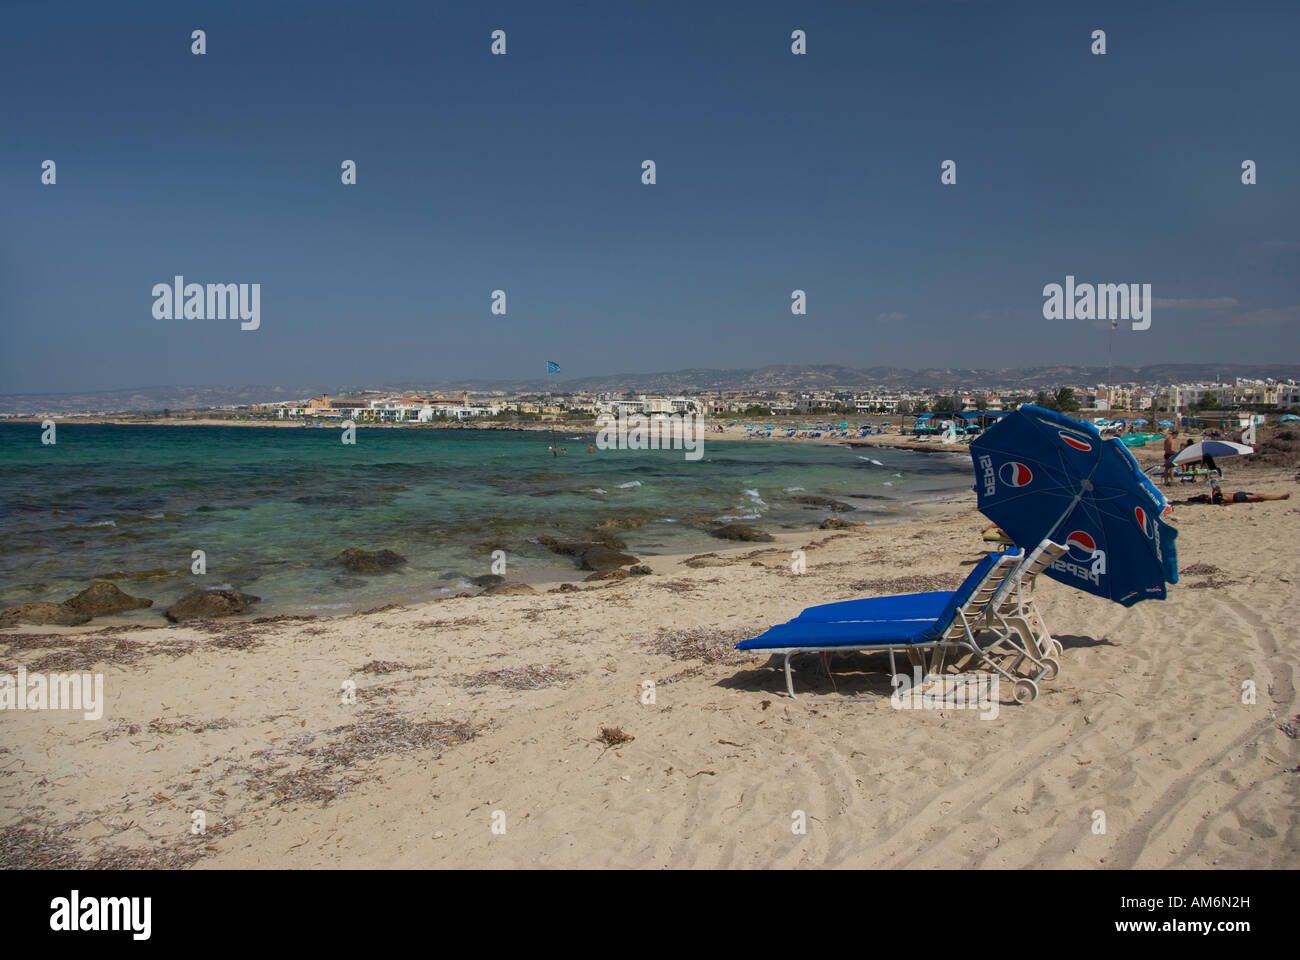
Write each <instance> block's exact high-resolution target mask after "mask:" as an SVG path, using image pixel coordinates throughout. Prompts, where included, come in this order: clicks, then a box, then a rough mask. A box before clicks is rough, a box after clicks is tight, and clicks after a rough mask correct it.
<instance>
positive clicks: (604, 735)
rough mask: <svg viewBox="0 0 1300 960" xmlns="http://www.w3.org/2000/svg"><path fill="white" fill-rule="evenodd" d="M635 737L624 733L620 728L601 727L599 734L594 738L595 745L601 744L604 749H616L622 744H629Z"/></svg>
mask: <svg viewBox="0 0 1300 960" xmlns="http://www.w3.org/2000/svg"><path fill="white" fill-rule="evenodd" d="M635 739H636V737H634V736H632V735H631V734H630V733H624V732H623V728H622V727H601V728H600V734H599V735H598V736H597V737H596V742H597V743H603V744H604V745H605V748H606V749H609V748H610V747H617V746H619V745H621V744H624V743H631V742H632V741H633V740H635Z"/></svg>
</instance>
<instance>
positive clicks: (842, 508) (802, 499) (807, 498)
mask: <svg viewBox="0 0 1300 960" xmlns="http://www.w3.org/2000/svg"><path fill="white" fill-rule="evenodd" d="M793 500H794V502H795V503H802V504H804V505H805V506H810V507H829V508H830V509H831V510H834V511H835V512H836V513H844V512H846V511H848V510H853V509H854V507H853V505H852V504H849V503H841V502H840V501H839V500H832V499H831V498H830V497H817V496H813V495H812V494H801V495H799V496H797V497H794V498H793Z"/></svg>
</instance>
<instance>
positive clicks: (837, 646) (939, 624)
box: [736, 541, 1061, 703]
mask: <svg viewBox="0 0 1300 960" xmlns="http://www.w3.org/2000/svg"><path fill="white" fill-rule="evenodd" d="M1060 549H1061V548H1060V547H1059V546H1057V545H1056V544H1052V543H1051V542H1050V541H1044V542H1043V543H1042V544H1040V545H1039V547H1038V548H1037V549H1036V550H1034V551H1033V552H1032V553H1031V554H1028V555H1026V554H1025V553H1024V552H1023V551H1021V550H1020V549H1019V548H1012V549H1011V550H1008V551H1007V552H1006V553H1001V554H989V555H987V556H985V557H984V558H983V559H982V560H980V562H979V563H977V564H976V565H975V567H974V569H972V570H971V572H970V574H968V575H967V577H966V579H965V580H964V581H963V582H962V584H961V586H960V587H958V588H957V589H956V590H955V591H936V592H930V593H914V594H905V595H901V596H892V597H869V598H865V599H861V600H846V601H843V602H840V603H828V604H822V605H821V606H817V607H810V608H809V609H807V610H805V611H804V612H803V613H801V614H800V615H799V616H797V617H795V618H794V619H793V620H791V621H789V622H788V623H783V624H780V625H778V626H775V627H772V628H771V629H770V630H768V631H767V632H766V633H763V634H762V635H761V636H758V637H754V638H753V639H750V640H744V641H742V642H740V643H738V644H737V645H736V648H737V649H739V650H768V651H770V652H772V653H773V654H784V655H785V680H786V690H787V691H788V692H789V694H790V696H791V697H792V698H793V697H794V696H795V692H794V681H793V678H792V677H791V673H790V658H791V657H793V656H794V655H795V654H797V653H831V652H845V651H850V650H855V651H862V652H886V651H887V652H888V653H889V661H890V668H891V673H897V669H896V666H895V660H894V654H895V652H896V651H903V652H906V653H907V654H908V656H909V658H911V659H912V660H913V661H914V662H919V660H920V656H921V654H922V652H923V651H932V652H933V653H934V659H933V664H934V671H935V672H938V671H939V670H941V669H942V667H941V664H942V662H943V656H944V654H946V653H947V652H950V651H954V652H959V653H969V654H972V655H973V656H974V657H975V658H976V660H978V661H979V662H981V663H983V664H986V665H987V666H988V667H990V668H991V669H993V670H994V671H995V672H997V673H999V674H1001V675H1002V676H1004V677H1006V679H1007V680H1009V681H1010V682H1011V683H1012V684H1013V685H1014V687H1013V689H1014V692H1015V698H1016V700H1017V701H1018V702H1021V703H1024V702H1027V701H1029V700H1033V699H1035V698H1037V696H1038V685H1037V680H1038V679H1040V678H1041V677H1042V676H1043V675H1044V674H1045V673H1048V672H1051V673H1052V675H1055V669H1052V668H1054V667H1055V661H1051V663H1050V664H1044V662H1043V658H1042V656H1041V652H1040V651H1039V649H1038V645H1037V644H1036V643H1033V640H1034V638H1033V637H1032V635H1031V634H1030V632H1029V631H1027V630H1026V631H1023V632H1022V631H1019V630H1012V629H1009V628H1008V624H1007V620H1006V618H1005V617H1001V616H998V613H999V611H1007V610H1009V608H1010V604H1011V603H1012V599H1011V598H1013V597H1015V596H1016V595H1017V594H1018V592H1019V587H1020V578H1021V577H1022V576H1023V575H1024V574H1025V573H1027V572H1030V571H1032V572H1033V574H1037V573H1038V572H1039V571H1040V570H1041V569H1042V568H1043V567H1044V566H1046V563H1045V561H1047V558H1048V557H1050V558H1051V559H1055V557H1056V556H1059V551H1060ZM1048 562H1050V561H1048ZM999 626H1001V627H1003V628H1005V629H998V627H999ZM981 635H983V636H984V637H985V638H986V639H985V642H983V643H981V642H980V639H979V637H980V636H981ZM1018 641H1019V642H1018ZM1006 642H1009V643H1011V645H1012V646H1013V648H1014V650H1013V651H1012V652H1014V653H1016V654H1017V657H1018V659H1017V664H1019V662H1020V661H1021V660H1022V659H1024V658H1026V657H1028V658H1029V659H1030V660H1032V661H1033V662H1034V663H1035V664H1036V665H1038V666H1040V667H1042V669H1041V670H1040V671H1039V673H1038V675H1037V676H1036V677H1032V678H1031V677H1019V676H1015V675H1013V674H1011V673H1009V672H1008V671H1007V670H1006V669H1004V668H1003V667H1002V666H1001V665H1000V664H999V663H998V662H997V661H995V660H994V659H992V653H993V651H994V648H996V647H998V646H999V645H1001V644H1003V643H1006ZM1031 644H1032V645H1033V647H1034V649H1033V652H1032V653H1031V652H1030V650H1029V646H1030V645H1031ZM1035 654H1039V656H1035Z"/></svg>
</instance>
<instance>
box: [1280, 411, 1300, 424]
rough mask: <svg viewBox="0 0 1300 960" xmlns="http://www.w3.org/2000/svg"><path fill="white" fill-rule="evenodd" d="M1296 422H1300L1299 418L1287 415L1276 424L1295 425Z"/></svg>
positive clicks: (1291, 414) (1292, 414) (1290, 414)
mask: <svg viewBox="0 0 1300 960" xmlns="http://www.w3.org/2000/svg"><path fill="white" fill-rule="evenodd" d="M1297 420H1300V417H1297V416H1296V415H1295V414H1294V413H1288V414H1287V415H1286V416H1285V417H1282V418H1280V419H1279V420H1278V423H1295V422H1296V421H1297Z"/></svg>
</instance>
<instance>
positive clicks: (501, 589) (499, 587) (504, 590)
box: [482, 582, 537, 597]
mask: <svg viewBox="0 0 1300 960" xmlns="http://www.w3.org/2000/svg"><path fill="white" fill-rule="evenodd" d="M536 592H537V591H536V590H534V589H533V588H532V587H530V586H529V585H528V584H526V583H516V582H511V583H498V584H494V585H493V586H490V587H488V588H487V589H486V590H484V591H483V594H482V595H483V596H485V597H486V596H493V597H507V596H512V595H514V594H520V595H522V594H528V593H536Z"/></svg>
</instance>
